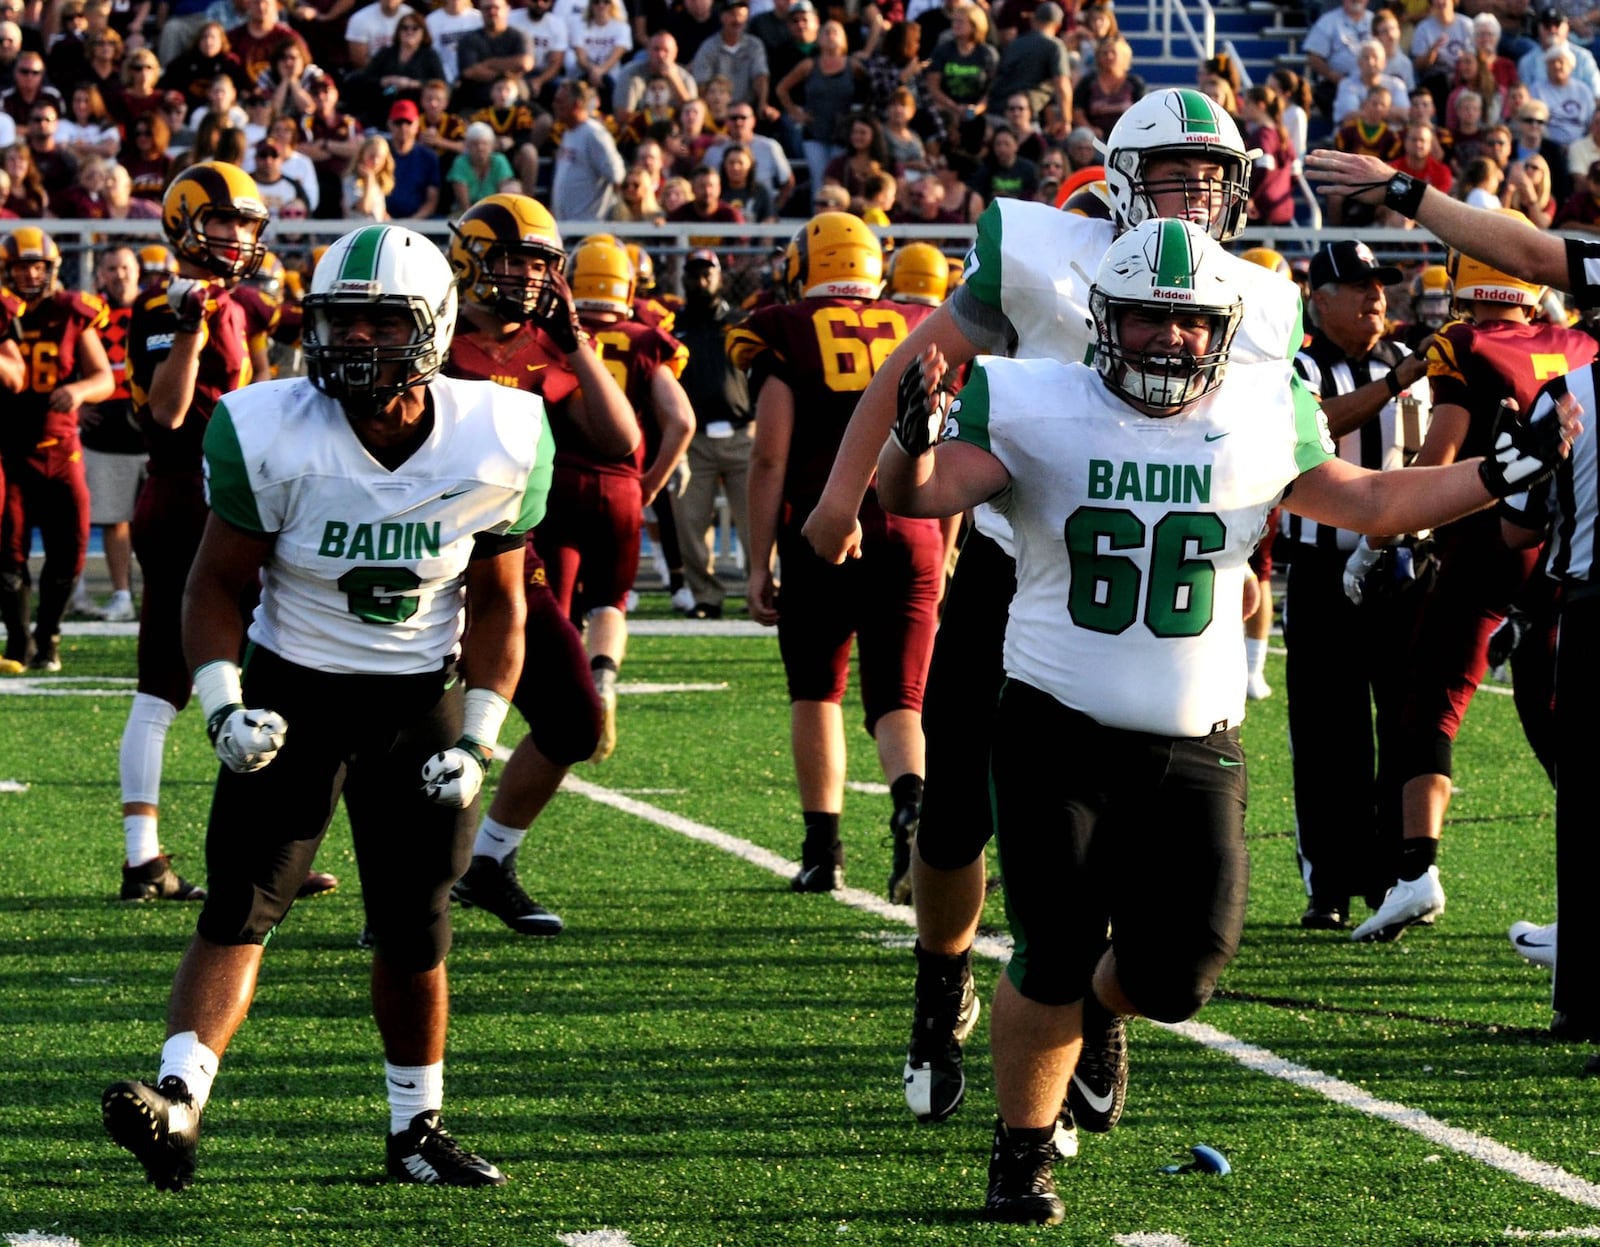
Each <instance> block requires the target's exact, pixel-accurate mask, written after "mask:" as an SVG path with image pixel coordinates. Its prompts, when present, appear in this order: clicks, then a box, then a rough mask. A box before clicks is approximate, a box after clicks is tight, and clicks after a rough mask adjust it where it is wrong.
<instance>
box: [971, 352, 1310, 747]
mask: <svg viewBox="0 0 1600 1247" xmlns="http://www.w3.org/2000/svg"><path fill="white" fill-rule="evenodd" d="M945 436H946V437H947V438H954V439H956V440H959V441H963V442H968V443H970V444H972V445H975V446H978V447H980V448H981V449H983V450H987V451H988V452H989V453H991V454H992V455H994V456H995V457H996V458H997V459H999V460H1000V462H1001V463H1003V464H1004V465H1005V467H1006V470H1007V471H1008V472H1009V473H1010V474H1011V486H1010V488H1009V489H1008V490H1006V491H1004V492H1002V494H1001V495H1000V496H999V498H998V499H996V503H997V505H998V506H999V507H1000V508H1001V511H1002V514H1004V515H1006V516H1007V517H1008V518H1009V519H1010V521H1011V524H1012V527H1013V529H1014V531H1015V534H1016V544H1017V595H1016V598H1015V599H1014V600H1013V602H1012V605H1011V618H1010V621H1009V622H1008V624H1007V627H1006V641H1005V665H1006V674H1007V675H1008V676H1011V677H1012V678H1014V679H1019V680H1024V681H1026V682H1027V683H1029V684H1032V685H1034V686H1035V687H1036V688H1039V689H1042V690H1043V691H1044V692H1046V693H1049V694H1050V695H1051V696H1052V697H1054V698H1055V699H1056V700H1057V701H1059V702H1061V703H1062V704H1063V705H1065V706H1069V707H1071V708H1072V709H1074V710H1077V711H1079V712H1081V713H1083V714H1086V715H1088V716H1089V717H1090V718H1092V719H1094V720H1096V721H1097V722H1099V723H1103V724H1105V725H1107V726H1108V727H1115V728H1123V729H1126V730H1129V731H1136V732H1150V733H1153V734H1156V735H1160V736H1206V735H1209V734H1210V733H1211V732H1213V731H1215V730H1219V727H1218V725H1219V724H1233V723H1237V722H1239V721H1240V719H1242V718H1243V716H1244V702H1245V662H1244V624H1243V620H1242V617H1241V604H1242V595H1243V592H1244V580H1245V576H1246V575H1247V573H1248V560H1249V557H1250V552H1251V551H1252V550H1253V549H1254V548H1255V544H1256V540H1257V538H1258V537H1259V536H1260V535H1261V527H1262V525H1263V524H1264V523H1265V522H1266V517H1267V512H1268V511H1270V510H1271V509H1272V507H1273V505H1274V504H1275V503H1276V502H1277V501H1278V500H1279V499H1280V498H1281V497H1282V495H1283V492H1284V490H1285V488H1286V487H1287V486H1288V485H1289V484H1291V483H1292V482H1293V481H1294V479H1295V478H1296V477H1297V476H1299V475H1300V474H1301V473H1302V472H1305V471H1309V470H1310V469H1311V468H1314V467H1316V466H1317V465H1318V464H1320V463H1322V462H1323V461H1324V460H1326V459H1329V458H1332V457H1333V455H1334V445H1333V442H1332V439H1331V438H1329V437H1328V433H1327V424H1326V421H1325V420H1324V419H1323V416H1322V411H1321V408H1320V407H1318V405H1317V403H1316V400H1315V399H1314V398H1312V397H1311V394H1310V392H1309V391H1307V390H1306V389H1305V388H1304V386H1301V385H1298V384H1296V383H1295V381H1294V379H1293V376H1292V373H1291V370H1290V366H1289V364H1288V362H1287V361H1284V362H1282V363H1281V364H1276V365H1273V364H1257V365H1253V366H1251V367H1248V368H1241V369H1238V370H1237V371H1236V372H1235V371H1230V372H1229V373H1228V374H1227V377H1226V378H1225V380H1224V381H1223V384H1222V386H1221V387H1220V388H1219V389H1217V390H1216V391H1215V392H1214V393H1212V394H1211V395H1209V396H1208V397H1207V398H1204V399H1202V400H1200V401H1199V402H1197V403H1195V404H1194V405H1193V406H1191V407H1189V408H1188V409H1187V410H1185V411H1183V412H1180V413H1179V414H1177V415H1174V416H1168V417H1166V418H1164V419H1156V418H1155V417H1151V416H1146V415H1143V414H1141V413H1139V412H1137V411H1135V410H1134V409H1133V408H1131V407H1129V406H1128V405H1127V404H1126V403H1124V402H1122V401H1121V399H1119V398H1118V397H1117V396H1116V395H1115V394H1114V393H1113V392H1112V391H1111V390H1109V389H1107V388H1106V386H1105V383H1104V382H1103V381H1102V380H1101V379H1100V375H1099V374H1098V373H1097V372H1096V371H1095V370H1094V369H1092V368H1089V367H1087V366H1085V365H1082V364H1062V363H1059V362H1057V361H1054V360H1012V359H1001V358H996V357H992V356H985V357H981V358H980V359H979V360H978V361H977V362H976V363H975V364H974V366H973V370H972V376H971V377H970V379H969V380H968V381H967V384H966V386H965V387H964V388H963V389H962V391H961V393H960V395H959V396H958V397H957V398H956V400H955V402H954V403H953V405H952V407H951V411H950V416H949V418H948V419H947V421H946V427H945Z"/></svg>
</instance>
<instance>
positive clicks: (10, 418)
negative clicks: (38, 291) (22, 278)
mask: <svg viewBox="0 0 1600 1247" xmlns="http://www.w3.org/2000/svg"><path fill="white" fill-rule="evenodd" d="M105 322H106V305H105V302H104V301H103V300H102V299H101V298H100V297H99V296H98V295H93V294H79V293H77V292H76V291H70V290H59V291H57V292H56V293H55V294H52V295H47V296H46V297H45V298H43V299H41V300H40V301H39V302H38V303H36V304H34V305H33V306H31V307H29V308H28V310H27V312H25V313H24V314H23V317H22V322H21V323H22V341H21V342H20V343H18V346H19V347H20V348H21V350H22V358H23V362H24V363H26V364H27V367H28V380H27V384H26V385H24V386H23V389H22V393H20V394H18V395H17V396H16V398H15V399H14V400H12V401H10V402H8V403H7V404H6V418H5V419H4V420H0V447H3V448H4V450H5V453H7V454H16V453H27V452H29V451H32V450H34V449H36V448H42V447H43V446H45V445H46V444H47V443H54V442H69V441H70V442H72V443H73V444H74V445H76V444H77V438H78V413H77V412H76V411H51V410H50V395H51V394H53V393H54V392H55V391H56V390H57V389H58V388H60V387H61V386H63V385H65V384H66V383H67V382H68V381H72V380H74V379H75V377H76V375H77V370H78V343H79V340H80V339H81V338H82V336H83V333H84V331H85V330H86V329H95V330H98V329H99V328H100V327H101V326H102V325H104V324H105Z"/></svg>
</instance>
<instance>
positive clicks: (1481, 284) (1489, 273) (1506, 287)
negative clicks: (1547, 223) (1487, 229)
mask: <svg viewBox="0 0 1600 1247" xmlns="http://www.w3.org/2000/svg"><path fill="white" fill-rule="evenodd" d="M1492 211H1494V212H1496V213H1498V214H1499V215H1500V216H1507V217H1515V218H1516V219H1517V220H1519V221H1521V222H1522V223H1523V224H1524V225H1526V226H1527V227H1528V229H1529V230H1530V231H1533V223H1532V222H1531V221H1529V220H1528V218H1527V217H1525V216H1523V215H1522V213H1520V212H1518V211H1517V210H1516V209H1515V208H1494V209H1492ZM1535 232H1536V231H1535ZM1530 237H1531V235H1530ZM1446 272H1447V274H1448V276H1449V277H1450V280H1451V281H1453V282H1454V283H1455V288H1456V304H1457V306H1461V305H1463V304H1467V303H1499V304H1502V305H1504V306H1509V307H1528V308H1535V307H1538V306H1539V302H1540V300H1541V299H1543V298H1544V289H1545V288H1544V287H1543V286H1541V285H1539V284H1538V283H1536V282H1531V281H1523V280H1522V278H1520V277H1513V276H1512V275H1511V274H1510V273H1503V272H1501V271H1500V270H1499V269H1497V268H1495V267H1494V266H1493V265H1492V264H1486V263H1484V262H1483V261H1482V260H1479V259H1476V258H1474V257H1473V256H1470V255H1464V254H1462V253H1461V252H1459V251H1452V252H1451V253H1450V259H1449V263H1448V265H1447V266H1446Z"/></svg>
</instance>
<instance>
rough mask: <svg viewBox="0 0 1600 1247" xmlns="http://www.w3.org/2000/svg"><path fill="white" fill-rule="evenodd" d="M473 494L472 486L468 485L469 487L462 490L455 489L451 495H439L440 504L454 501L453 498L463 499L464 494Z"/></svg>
mask: <svg viewBox="0 0 1600 1247" xmlns="http://www.w3.org/2000/svg"><path fill="white" fill-rule="evenodd" d="M471 492H472V486H471V485H467V486H464V487H463V488H461V489H453V490H451V491H450V492H449V493H444V494H440V495H439V501H440V502H449V501H450V499H452V498H459V497H461V495H462V494H469V493H471Z"/></svg>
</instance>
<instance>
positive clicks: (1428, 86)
mask: <svg viewBox="0 0 1600 1247" xmlns="http://www.w3.org/2000/svg"><path fill="white" fill-rule="evenodd" d="M1502 7H1503V6H1497V5H1494V4H1492V3H1489V2H1488V0H1476V2H1473V3H1468V4H1464V5H1463V6H1462V9H1464V10H1466V11H1462V9H1458V7H1457V4H1456V0H1428V3H1427V4H1426V5H1425V6H1423V5H1420V4H1418V3H1416V2H1415V0H1410V2H1407V0H1393V3H1391V4H1389V5H1386V6H1385V7H1381V8H1369V5H1368V0H1343V2H1342V3H1341V4H1339V5H1338V6H1335V7H1330V8H1328V9H1327V11H1325V12H1323V13H1322V14H1321V15H1320V16H1319V17H1318V18H1317V19H1316V21H1315V23H1314V24H1313V25H1312V27H1311V29H1310V30H1309V32H1308V33H1307V36H1306V41H1305V52H1306V61H1307V68H1308V75H1309V78H1310V87H1311V89H1310V90H1309V91H1301V92H1300V94H1299V96H1298V98H1297V99H1296V98H1294V97H1292V96H1291V97H1290V98H1292V99H1294V102H1297V103H1299V104H1300V106H1301V107H1302V108H1307V109H1309V110H1312V111H1313V112H1320V113H1321V114H1322V115H1323V116H1325V118H1326V120H1327V122H1328V123H1330V124H1331V125H1332V126H1333V128H1334V129H1333V138H1332V145H1333V146H1334V147H1336V148H1338V149H1339V150H1341V151H1351V152H1361V153H1366V154H1370V155H1375V156H1379V157H1381V158H1382V159H1383V160H1385V161H1387V162H1389V163H1390V164H1392V165H1394V166H1395V167H1396V168H1398V169H1403V170H1404V171H1406V172H1407V173H1410V174H1412V175H1413V176H1415V177H1418V178H1421V179H1423V180H1425V181H1427V182H1428V183H1429V184H1430V185H1432V186H1434V187H1436V188H1437V189H1439V190H1440V191H1443V192H1444V193H1446V194H1450V195H1454V196H1455V197H1456V198H1458V199H1462V200H1465V201H1466V202H1468V203H1471V204H1473V205H1475V206H1479V207H1491V208H1492V207H1507V208H1514V209H1516V210H1517V211H1519V212H1521V213H1522V214H1523V215H1525V216H1526V217H1527V218H1528V219H1529V220H1530V221H1531V222H1533V224H1534V225H1536V226H1538V227H1540V228H1541V229H1544V228H1559V229H1571V230H1579V231H1586V232H1591V233H1593V232H1600V114H1597V110H1596V97H1597V94H1600V68H1597V66H1596V63H1595V58H1594V55H1593V53H1592V52H1590V50H1589V49H1588V48H1587V47H1586V46H1584V45H1585V43H1586V42H1587V41H1588V40H1589V39H1590V38H1591V37H1592V35H1593V33H1594V32H1593V30H1592V28H1591V27H1590V26H1589V24H1588V18H1587V16H1585V15H1584V13H1582V12H1580V11H1579V9H1578V8H1577V7H1574V6H1570V5H1566V4H1560V5H1558V4H1546V5H1543V6H1541V7H1538V8H1536V9H1534V10H1532V11H1531V12H1530V13H1529V14H1528V18H1527V24H1526V26H1525V27H1524V26H1523V25H1522V24H1520V23H1518V22H1514V21H1512V20H1511V19H1509V18H1508V19H1507V20H1505V21H1502V17H1501V16H1496V14H1497V13H1499V12H1501V8H1502ZM1502 16H1503V14H1502ZM1575 20H1576V21H1577V22H1578V23H1579V25H1578V26H1575V25H1574V21H1575ZM1330 209H1331V212H1330V217H1331V221H1332V222H1333V223H1335V224H1343V225H1368V224H1374V223H1376V224H1380V225H1392V226H1406V225H1408V224H1409V222H1406V221H1404V220H1403V219H1401V218H1400V217H1398V216H1396V215H1394V214H1392V213H1388V212H1386V211H1384V210H1382V209H1376V208H1373V207H1371V206H1369V205H1348V206H1347V205H1342V204H1340V203H1339V201H1337V200H1335V201H1333V202H1332V203H1331V205H1330Z"/></svg>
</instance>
